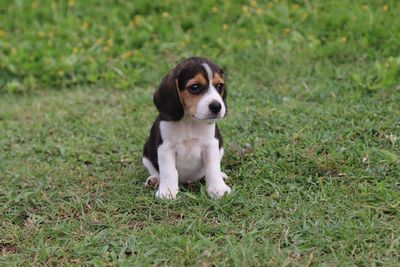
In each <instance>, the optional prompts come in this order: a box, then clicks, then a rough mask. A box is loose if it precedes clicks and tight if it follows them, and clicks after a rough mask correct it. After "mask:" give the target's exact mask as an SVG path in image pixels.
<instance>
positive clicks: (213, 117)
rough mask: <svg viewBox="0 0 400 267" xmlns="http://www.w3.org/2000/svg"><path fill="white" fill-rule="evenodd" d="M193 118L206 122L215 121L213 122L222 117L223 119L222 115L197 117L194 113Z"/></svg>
mask: <svg viewBox="0 0 400 267" xmlns="http://www.w3.org/2000/svg"><path fill="white" fill-rule="evenodd" d="M192 118H193V119H194V120H196V121H204V122H207V123H209V124H210V123H213V122H216V121H217V120H220V119H222V117H220V116H209V117H206V118H197V117H196V116H194V115H192Z"/></svg>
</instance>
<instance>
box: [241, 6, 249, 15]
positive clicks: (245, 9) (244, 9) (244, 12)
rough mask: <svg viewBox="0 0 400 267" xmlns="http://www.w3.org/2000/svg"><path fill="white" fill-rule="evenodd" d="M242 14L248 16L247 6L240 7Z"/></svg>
mask: <svg viewBox="0 0 400 267" xmlns="http://www.w3.org/2000/svg"><path fill="white" fill-rule="evenodd" d="M242 12H243V14H244V15H245V16H248V15H250V10H249V7H248V6H242Z"/></svg>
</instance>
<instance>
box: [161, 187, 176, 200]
mask: <svg viewBox="0 0 400 267" xmlns="http://www.w3.org/2000/svg"><path fill="white" fill-rule="evenodd" d="M178 192H179V189H178V188H170V187H166V188H163V189H161V188H158V190H157V192H156V198H160V199H176V195H177V194H178Z"/></svg>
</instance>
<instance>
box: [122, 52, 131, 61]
mask: <svg viewBox="0 0 400 267" xmlns="http://www.w3.org/2000/svg"><path fill="white" fill-rule="evenodd" d="M132 55H133V52H132V51H127V52H125V53H123V54H122V55H121V57H122V58H123V59H128V58H130V57H131V56H132Z"/></svg>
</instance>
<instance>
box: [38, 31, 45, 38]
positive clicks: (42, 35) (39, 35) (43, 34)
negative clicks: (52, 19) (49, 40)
mask: <svg viewBox="0 0 400 267" xmlns="http://www.w3.org/2000/svg"><path fill="white" fill-rule="evenodd" d="M37 36H38V37H39V38H43V37H44V36H45V33H44V32H43V31H38V32H37Z"/></svg>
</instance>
